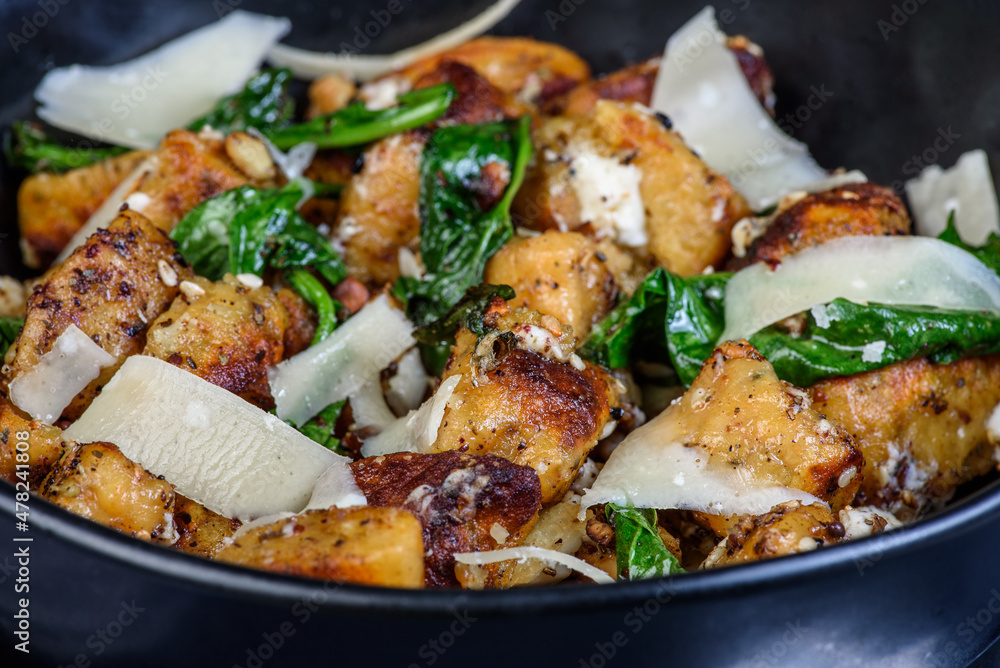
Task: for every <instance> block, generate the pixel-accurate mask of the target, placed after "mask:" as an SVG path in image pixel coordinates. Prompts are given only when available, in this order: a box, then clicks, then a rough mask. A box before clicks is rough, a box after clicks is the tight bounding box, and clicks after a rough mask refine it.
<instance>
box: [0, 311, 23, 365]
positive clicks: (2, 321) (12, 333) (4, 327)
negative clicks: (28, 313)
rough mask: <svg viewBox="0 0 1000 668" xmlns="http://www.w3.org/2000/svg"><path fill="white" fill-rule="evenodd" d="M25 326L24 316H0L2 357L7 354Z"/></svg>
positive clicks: (0, 356)
mask: <svg viewBox="0 0 1000 668" xmlns="http://www.w3.org/2000/svg"><path fill="white" fill-rule="evenodd" d="M22 327H24V318H0V359H3V356H4V355H6V354H7V349H8V348H10V346H11V344H12V343H14V339H16V338H17V335H18V334H19V333H20V332H21V328H22Z"/></svg>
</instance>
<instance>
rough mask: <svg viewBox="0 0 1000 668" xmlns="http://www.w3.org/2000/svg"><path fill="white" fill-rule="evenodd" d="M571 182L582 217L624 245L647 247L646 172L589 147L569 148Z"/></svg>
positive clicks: (599, 232)
mask: <svg viewBox="0 0 1000 668" xmlns="http://www.w3.org/2000/svg"><path fill="white" fill-rule="evenodd" d="M567 152H568V154H569V155H570V157H571V158H572V166H571V171H570V174H571V178H570V183H571V185H572V187H573V190H574V192H575V193H576V196H577V199H578V200H579V202H580V217H581V219H582V220H584V221H586V222H589V223H590V224H591V225H593V226H594V228H596V230H597V232H598V235H599V236H600V235H601V234H603V235H605V236H611V237H613V238H614V240H615V241H617V242H618V243H619V244H621V245H623V246H631V247H638V246H645V245H646V243H647V242H648V241H649V239H648V237H647V235H646V209H645V206H644V205H643V201H642V194H641V192H640V190H639V184H640V182H641V181H642V172H641V171H640V170H639V168H638V167H637V166H636V165H633V164H629V165H626V164H622V163H621V162H620V161H619V160H617V159H615V158H606V157H603V156H600V155H598V154H596V153H594V152H593V151H592V150H589V149H587V148H578V147H577V148H574V147H570V148H569V149H568V151H567Z"/></svg>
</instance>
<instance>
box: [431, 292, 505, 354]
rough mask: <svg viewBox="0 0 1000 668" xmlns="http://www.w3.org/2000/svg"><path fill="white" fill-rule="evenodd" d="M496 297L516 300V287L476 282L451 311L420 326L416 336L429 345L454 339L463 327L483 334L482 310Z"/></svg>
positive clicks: (449, 341)
mask: <svg viewBox="0 0 1000 668" xmlns="http://www.w3.org/2000/svg"><path fill="white" fill-rule="evenodd" d="M494 297H500V298H501V299H504V300H507V299H513V298H514V288H512V287H510V286H509V285H490V284H489V283H481V284H480V285H474V286H472V287H471V288H469V289H468V290H466V291H465V296H464V297H462V298H461V299H460V300H459V301H458V303H457V304H455V305H454V306H452V307H451V310H450V311H448V313H446V314H445V315H444V316H442V317H441V318H439V319H437V320H435V321H434V322H432V323H429V324H427V325H423V326H421V327H418V328H417V330H416V331H415V332H414V333H413V338H415V339H416V340H417V341H419V342H421V343H426V344H436V343H451V342H454V340H455V333H456V332H457V331H458V330H459V329H460V328H461V327H463V326H465V327H466V328H468V329H469V331H471V332H472V333H473V334H475V335H476V336H482V335H483V334H485V333H486V332H485V326H484V324H483V311H485V310H486V308H487V307H488V306H489V305H490V302H491V301H493V298H494Z"/></svg>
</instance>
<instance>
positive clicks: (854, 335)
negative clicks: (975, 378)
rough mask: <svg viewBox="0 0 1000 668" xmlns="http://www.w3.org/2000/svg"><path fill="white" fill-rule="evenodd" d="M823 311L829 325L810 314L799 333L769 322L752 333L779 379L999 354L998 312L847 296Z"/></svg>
mask: <svg viewBox="0 0 1000 668" xmlns="http://www.w3.org/2000/svg"><path fill="white" fill-rule="evenodd" d="M824 312H825V317H824V324H827V323H826V321H827V320H828V321H829V323H828V326H827V327H820V326H819V325H817V323H816V319H815V317H814V315H813V313H812V312H810V313H809V314H808V316H807V322H806V329H805V331H804V332H803V333H802V334H801V335H799V336H792V335H791V334H789V333H788V332H786V331H785V330H783V329H782V328H780V327H778V326H771V327H768V328H766V329H764V330H761V331H760V332H757V333H756V334H754V335H753V336H751V337H750V343H752V344H753V345H754V346H755V347H756V348H757V349H758V350H759V351H760V352H761V354H763V355H764V356H765V357H766V358H767V359H768V361H770V362H771V364H773V365H774V370H775V372H776V373H777V374H778V377H779V378H782V379H783V380H787V381H788V382H790V383H792V384H794V385H798V386H800V387H808V386H809V385H812V384H814V383H816V382H819V381H820V380H823V379H825V378H830V377H834V376H849V375H851V374H855V373H861V372H864V371H871V370H873V369H879V368H882V367H884V366H888V365H890V364H894V363H896V362H901V361H905V360H909V359H913V358H915V357H925V356H926V357H930V358H931V360H932V361H934V362H938V363H941V364H947V363H950V362H954V361H955V360H956V359H959V358H961V357H967V356H970V355H986V354H990V353H995V352H1000V316H998V315H997V314H995V313H988V312H976V311H952V310H946V309H938V308H934V307H930V306H887V305H884V304H868V305H867V306H862V305H860V304H855V303H853V302H850V301H847V300H846V299H835V300H834V301H832V302H831V303H830V304H828V305H827V306H826V307H825V309H824ZM883 344H884V347H883ZM866 349H867V350H868V354H867V355H866V354H865V351H866ZM866 358H867V359H866Z"/></svg>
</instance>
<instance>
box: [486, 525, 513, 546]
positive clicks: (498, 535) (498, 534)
mask: <svg viewBox="0 0 1000 668" xmlns="http://www.w3.org/2000/svg"><path fill="white" fill-rule="evenodd" d="M490 536H492V537H493V540H495V541H496V542H497V545H502V544H503V542H504V541H506V540H507V538H508V537H509V536H510V532H509V531H507V530H506V529H504V528H503V527H502V526H500V524H499V522H494V523H493V526H492V527H490Z"/></svg>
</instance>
